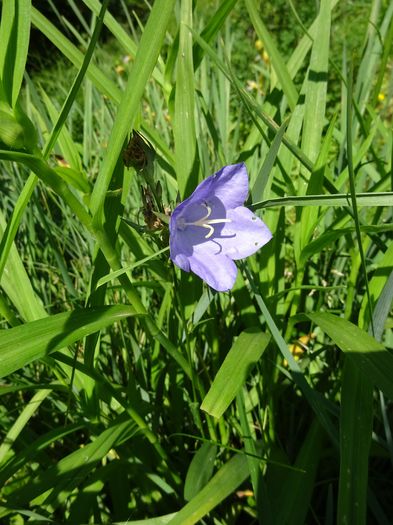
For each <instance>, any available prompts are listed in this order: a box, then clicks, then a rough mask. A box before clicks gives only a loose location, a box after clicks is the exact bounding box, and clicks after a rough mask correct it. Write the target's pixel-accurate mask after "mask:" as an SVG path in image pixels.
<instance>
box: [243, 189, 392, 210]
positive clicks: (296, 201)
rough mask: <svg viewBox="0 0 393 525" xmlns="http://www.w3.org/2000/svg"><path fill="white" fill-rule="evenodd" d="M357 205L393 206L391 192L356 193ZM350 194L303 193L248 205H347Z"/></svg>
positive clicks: (263, 206) (257, 206) (257, 207)
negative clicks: (298, 195) (300, 195)
mask: <svg viewBox="0 0 393 525" xmlns="http://www.w3.org/2000/svg"><path fill="white" fill-rule="evenodd" d="M355 198H356V203H357V205H358V206H370V207H374V206H393V192H384V193H356V194H355ZM349 204H350V196H349V195H348V194H342V193H341V194H337V193H336V194H334V195H305V196H304V197H297V196H289V197H281V198H277V199H268V200H266V201H262V202H255V203H253V204H251V205H250V208H251V209H252V210H259V209H261V208H271V207H273V206H340V207H341V206H348V205H349Z"/></svg>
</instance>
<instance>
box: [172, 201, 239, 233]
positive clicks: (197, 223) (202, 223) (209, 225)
mask: <svg viewBox="0 0 393 525" xmlns="http://www.w3.org/2000/svg"><path fill="white" fill-rule="evenodd" d="M202 206H204V207H205V208H206V210H207V213H206V215H204V216H203V217H202V218H200V219H198V220H197V221H195V222H184V223H183V224H182V226H183V225H184V226H200V227H201V228H207V229H208V230H209V231H208V232H207V234H206V235H205V239H209V238H210V237H211V236H212V235H213V233H214V227H213V226H212V224H222V223H224V222H232V221H231V219H210V220H206V219H208V218H209V217H210V215H211V213H212V209H211V207H210V206H208V205H207V204H206V203H205V202H203V203H202Z"/></svg>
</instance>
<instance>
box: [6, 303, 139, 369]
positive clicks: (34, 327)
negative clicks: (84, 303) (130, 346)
mask: <svg viewBox="0 0 393 525" xmlns="http://www.w3.org/2000/svg"><path fill="white" fill-rule="evenodd" d="M130 315H135V310H134V309H133V308H132V307H131V306H127V305H125V306H106V307H101V308H95V309H87V308H86V309H81V310H74V311H73V312H66V313H62V314H56V315H52V316H50V317H45V318H43V319H39V320H38V321H32V322H30V323H26V324H23V325H20V326H16V327H14V328H9V329H8V330H1V331H0V357H1V361H0V377H5V376H7V375H8V374H11V373H12V372H14V371H15V370H18V369H19V368H22V367H23V366H25V365H27V364H29V363H31V362H32V361H35V360H36V359H42V358H43V357H46V356H47V355H49V354H50V353H52V352H54V351H55V350H59V349H61V348H64V347H66V346H67V345H70V344H73V343H75V342H76V341H79V340H80V339H82V338H83V337H85V336H86V335H88V334H92V333H94V332H97V331H98V330H102V329H103V328H106V327H107V326H109V325H111V324H113V323H115V322H116V321H121V320H122V319H125V318H126V317H129V316H130Z"/></svg>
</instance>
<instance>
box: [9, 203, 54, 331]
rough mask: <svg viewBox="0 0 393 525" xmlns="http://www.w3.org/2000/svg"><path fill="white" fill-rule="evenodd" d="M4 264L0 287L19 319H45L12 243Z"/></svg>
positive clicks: (38, 300)
mask: <svg viewBox="0 0 393 525" xmlns="http://www.w3.org/2000/svg"><path fill="white" fill-rule="evenodd" d="M4 231H5V220H4V217H3V214H2V213H1V212H0V234H1V235H3V234H4ZM4 264H5V266H4V269H5V270H7V271H6V272H3V274H2V275H0V282H1V286H2V288H3V290H4V292H5V293H6V295H7V296H8V298H9V300H10V301H11V303H12V304H13V305H14V306H15V308H16V310H17V311H18V313H19V315H20V316H21V318H22V319H23V320H25V321H33V320H34V319H39V318H40V317H45V315H46V311H45V308H44V307H43V305H42V302H41V301H40V299H39V298H38V296H37V294H36V293H35V292H34V289H33V286H32V284H31V281H30V279H29V276H28V275H27V272H26V270H25V268H24V266H23V263H22V260H21V258H20V256H19V253H18V251H17V249H16V247H15V245H14V244H12V243H11V244H10V247H9V253H8V257H7V261H5V263H4Z"/></svg>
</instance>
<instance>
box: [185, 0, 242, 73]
mask: <svg viewBox="0 0 393 525" xmlns="http://www.w3.org/2000/svg"><path fill="white" fill-rule="evenodd" d="M236 2H237V0H223V2H220V5H219V7H218V9H217V11H216V12H215V13H214V14H213V16H212V17H211V18H210V19H209V21H208V23H207V25H206V27H204V29H203V30H202V32H201V35H200V36H201V38H203V39H204V40H206V42H211V41H212V40H213V38H214V37H215V36H216V35H217V33H218V32H219V30H220V29H221V27H222V26H223V25H224V22H225V20H226V19H227V17H228V16H229V14H230V13H231V11H232V9H233V8H234V6H235V4H236ZM193 55H194V59H193V62H194V68H195V69H197V67H198V66H199V64H200V63H201V61H202V59H203V56H204V51H203V49H202V48H201V47H199V46H198V44H194V51H193Z"/></svg>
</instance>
